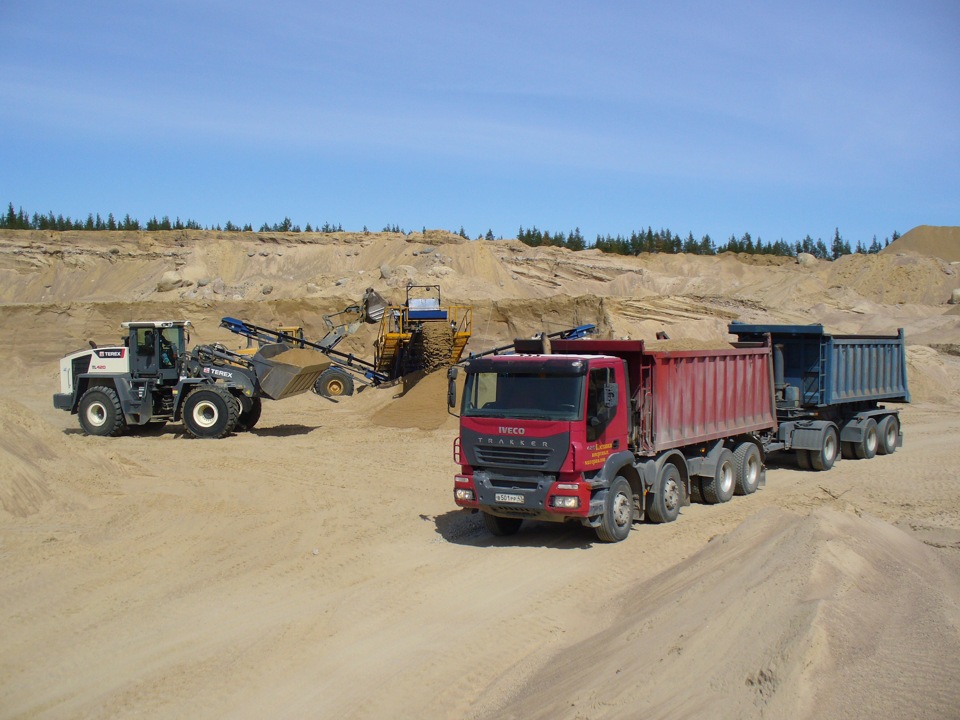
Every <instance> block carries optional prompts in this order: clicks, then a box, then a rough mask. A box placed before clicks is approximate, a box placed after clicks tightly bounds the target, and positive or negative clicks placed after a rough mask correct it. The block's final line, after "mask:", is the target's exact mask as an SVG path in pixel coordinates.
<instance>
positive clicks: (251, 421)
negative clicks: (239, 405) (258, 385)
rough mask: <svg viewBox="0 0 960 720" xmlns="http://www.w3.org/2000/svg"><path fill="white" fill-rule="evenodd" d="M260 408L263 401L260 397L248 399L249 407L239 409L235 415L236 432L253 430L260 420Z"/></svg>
mask: <svg viewBox="0 0 960 720" xmlns="http://www.w3.org/2000/svg"><path fill="white" fill-rule="evenodd" d="M262 409H263V402H262V401H261V400H260V398H258V397H255V398H252V399H251V401H250V409H249V410H243V409H241V410H240V412H239V414H238V415H237V427H236V430H237V432H247V431H248V430H253V428H254V427H255V426H256V424H257V422H258V421H259V420H260V412H261V411H262Z"/></svg>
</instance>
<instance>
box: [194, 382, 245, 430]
mask: <svg viewBox="0 0 960 720" xmlns="http://www.w3.org/2000/svg"><path fill="white" fill-rule="evenodd" d="M237 415H238V412H237V402H236V400H234V399H233V396H232V395H230V391H229V390H227V389H226V388H222V387H219V386H218V385H206V386H203V387H200V388H197V389H196V390H194V391H193V392H192V393H190V394H189V395H187V399H186V400H184V401H183V426H184V427H185V428H186V429H187V432H188V433H190V434H191V435H193V437H195V438H222V437H224V436H226V435H229V434H230V433H231V432H233V430H234V428H236V426H237Z"/></svg>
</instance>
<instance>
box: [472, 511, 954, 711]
mask: <svg viewBox="0 0 960 720" xmlns="http://www.w3.org/2000/svg"><path fill="white" fill-rule="evenodd" d="M621 600H622V610H621V612H620V614H619V617H617V618H616V619H615V620H614V621H613V623H612V625H611V627H610V629H608V630H604V631H602V632H600V633H598V634H597V635H595V636H594V637H591V638H589V639H586V640H584V641H583V642H581V643H578V644H577V645H575V646H573V647H566V648H564V649H563V651H562V653H560V654H558V655H557V656H555V657H553V658H551V659H549V660H547V661H546V662H544V663H543V665H544V669H543V670H542V671H541V672H540V673H538V674H537V675H536V676H534V677H533V678H531V679H530V681H529V682H528V683H526V684H525V686H524V688H523V691H522V692H521V693H518V694H517V695H516V696H515V697H511V698H510V699H509V701H508V702H506V703H504V704H503V706H502V707H500V708H498V709H497V710H496V711H495V712H491V713H490V714H488V715H486V716H485V717H490V718H534V717H538V718H548V717H571V718H572V717H581V716H588V717H605V718H624V719H626V718H636V717H681V718H682V717H711V718H731V719H734V718H744V717H798V718H821V717H950V716H951V715H952V713H954V712H955V710H956V709H957V708H958V707H960V686H958V685H957V684H956V682H955V680H956V678H958V677H960V633H958V631H960V581H958V578H957V576H956V575H955V574H952V573H951V572H950V571H949V570H948V569H947V568H946V567H945V566H944V565H943V562H942V561H941V560H940V558H939V557H938V556H937V555H936V553H935V552H934V551H933V550H932V549H931V548H929V547H927V546H925V545H924V544H923V543H921V542H919V541H918V540H916V539H914V538H911V537H910V536H908V535H906V534H905V533H903V532H901V531H900V530H897V529H895V528H893V527H892V526H890V525H888V524H887V523H884V522H881V521H879V520H876V519H874V518H870V517H860V516H858V515H856V514H853V513H841V512H837V511H834V510H820V511H816V512H814V513H812V514H811V515H808V516H796V515H793V514H790V513H785V512H783V511H780V510H772V509H771V510H767V511H765V512H761V513H758V514H756V515H754V516H753V517H751V518H750V519H749V520H747V521H746V522H744V523H743V524H742V525H741V526H740V527H738V528H737V529H736V530H734V531H733V532H731V533H729V534H727V535H724V536H721V537H718V538H715V539H713V540H712V541H711V542H710V543H709V545H707V547H705V548H704V549H703V550H702V551H701V552H699V553H697V554H696V555H694V556H693V557H692V558H690V559H689V560H687V561H686V562H684V563H681V564H680V565H679V566H678V567H676V568H673V569H671V570H670V572H669V573H666V574H664V575H662V576H660V577H658V578H654V579H653V580H651V581H647V582H645V583H643V584H640V585H636V586H634V587H630V588H628V589H626V590H625V591H624V593H623V595H622V598H621ZM921 608H922V611H921V614H920V615H919V616H918V614H917V610H918V609H921ZM558 688H566V689H567V690H568V692H566V693H562V694H559V695H558V693H557V689H558Z"/></svg>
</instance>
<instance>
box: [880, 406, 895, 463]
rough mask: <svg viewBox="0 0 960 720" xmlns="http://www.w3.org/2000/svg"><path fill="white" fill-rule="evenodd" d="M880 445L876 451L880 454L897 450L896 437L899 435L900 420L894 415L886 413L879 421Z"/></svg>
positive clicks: (888, 453)
mask: <svg viewBox="0 0 960 720" xmlns="http://www.w3.org/2000/svg"><path fill="white" fill-rule="evenodd" d="M879 435H880V445H879V447H877V452H878V453H880V454H881V455H893V453H895V452H896V451H897V439H898V437H899V436H900V421H899V420H897V416H896V415H887V416H886V417H885V418H884V419H883V420H881V421H880V429H879Z"/></svg>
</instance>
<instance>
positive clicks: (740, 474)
mask: <svg viewBox="0 0 960 720" xmlns="http://www.w3.org/2000/svg"><path fill="white" fill-rule="evenodd" d="M733 465H734V468H735V469H736V473H737V487H736V493H737V495H751V494H753V493H755V492H756V491H757V488H758V487H759V486H760V476H761V473H763V460H762V459H761V457H760V449H759V448H758V447H757V446H756V445H754V444H753V443H752V442H743V443H740V444H739V445H738V446H737V449H736V450H734V452H733Z"/></svg>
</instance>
